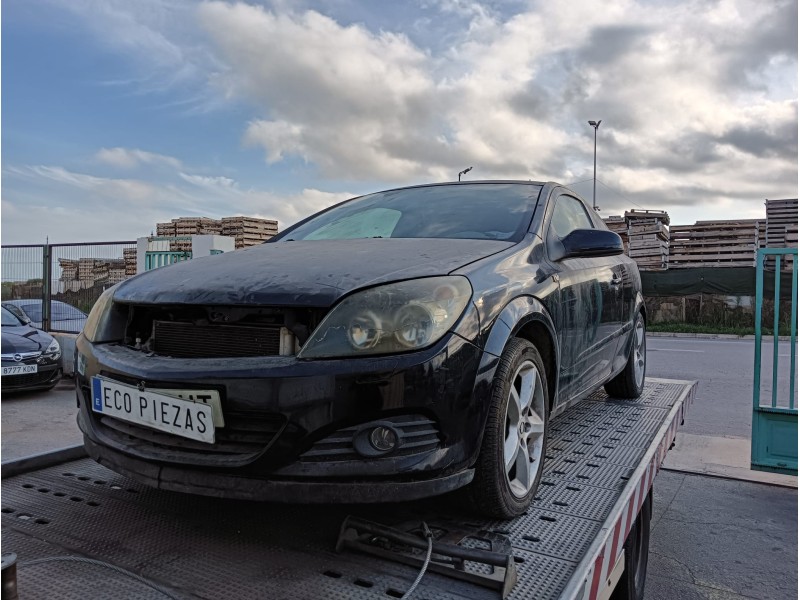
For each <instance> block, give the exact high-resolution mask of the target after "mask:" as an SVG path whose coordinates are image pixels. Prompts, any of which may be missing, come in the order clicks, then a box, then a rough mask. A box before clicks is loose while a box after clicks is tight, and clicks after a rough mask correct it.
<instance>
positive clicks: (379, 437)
mask: <svg viewBox="0 0 800 600" xmlns="http://www.w3.org/2000/svg"><path fill="white" fill-rule="evenodd" d="M369 443H370V444H372V447H373V448H375V450H377V451H379V452H390V451H391V450H394V449H395V447H397V433H395V431H394V429H391V428H390V427H384V426H383V425H381V426H380V427H376V428H375V429H373V430H372V431H370V433H369Z"/></svg>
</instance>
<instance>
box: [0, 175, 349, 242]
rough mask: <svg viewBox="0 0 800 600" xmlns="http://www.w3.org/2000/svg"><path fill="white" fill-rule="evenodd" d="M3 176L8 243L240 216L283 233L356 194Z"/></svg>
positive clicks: (180, 179)
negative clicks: (268, 222) (272, 224)
mask: <svg viewBox="0 0 800 600" xmlns="http://www.w3.org/2000/svg"><path fill="white" fill-rule="evenodd" d="M3 173H4V178H3V205H2V206H3V221H2V230H3V231H2V233H3V239H4V242H5V243H27V242H30V235H31V232H43V233H42V237H44V236H45V235H49V236H50V239H51V241H54V242H75V241H93V240H102V239H105V238H115V239H121V238H125V239H133V238H136V237H141V236H145V235H149V234H150V232H151V231H152V230H154V228H155V224H156V223H158V222H161V221H165V220H169V219H172V218H175V217H177V216H208V217H213V218H219V217H224V216H232V215H240V214H244V215H249V216H255V217H262V218H266V219H275V220H277V221H278V223H279V226H280V228H281V229H283V228H285V227H287V226H288V225H291V224H293V223H295V222H296V221H298V220H300V219H303V218H305V217H307V216H308V215H310V214H312V213H314V212H317V211H319V210H322V209H323V208H327V207H328V206H330V205H332V204H335V203H337V202H341V201H342V200H346V199H348V198H352V197H353V196H354V195H355V194H351V193H347V192H341V193H333V192H326V191H322V190H317V189H313V188H306V189H303V190H301V191H298V192H293V193H287V194H278V193H275V192H271V191H267V190H262V189H256V188H251V187H245V186H242V185H241V184H240V183H239V182H237V181H235V180H233V179H231V178H229V177H224V176H210V175H201V174H194V173H185V172H183V171H179V172H177V173H176V174H174V175H173V176H172V178H171V179H168V180H166V181H164V182H162V183H152V182H148V181H143V180H139V179H114V178H108V177H99V176H96V175H90V174H87V173H77V172H74V171H70V170H68V169H66V168H64V167H61V166H44V165H27V166H8V167H5V168H4V170H3Z"/></svg>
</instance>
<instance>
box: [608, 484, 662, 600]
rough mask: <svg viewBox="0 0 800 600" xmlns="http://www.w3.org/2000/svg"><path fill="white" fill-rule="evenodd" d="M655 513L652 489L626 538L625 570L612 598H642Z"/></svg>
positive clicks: (624, 599) (620, 599) (627, 599)
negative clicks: (652, 517)
mask: <svg viewBox="0 0 800 600" xmlns="http://www.w3.org/2000/svg"><path fill="white" fill-rule="evenodd" d="M652 514H653V492H652V490H651V491H650V494H648V496H647V498H645V500H644V503H643V504H642V509H641V510H640V511H639V515H638V516H637V517H636V521H635V522H634V524H633V527H632V528H631V531H630V533H629V534H628V539H626V540H625V546H624V549H625V570H624V571H623V573H622V577H620V579H619V581H618V582H617V587H616V588H614V592H613V593H612V594H611V600H642V599H643V598H644V584H645V579H646V578H647V558H648V556H649V555H650V518H651V516H652Z"/></svg>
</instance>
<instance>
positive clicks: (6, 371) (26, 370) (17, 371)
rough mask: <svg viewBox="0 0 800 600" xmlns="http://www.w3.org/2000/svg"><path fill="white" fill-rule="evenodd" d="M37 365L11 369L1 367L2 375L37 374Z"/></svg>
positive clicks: (16, 366) (17, 366) (19, 366)
mask: <svg viewBox="0 0 800 600" xmlns="http://www.w3.org/2000/svg"><path fill="white" fill-rule="evenodd" d="M38 372H39V365H14V366H13V367H3V375H29V374H30V373H38Z"/></svg>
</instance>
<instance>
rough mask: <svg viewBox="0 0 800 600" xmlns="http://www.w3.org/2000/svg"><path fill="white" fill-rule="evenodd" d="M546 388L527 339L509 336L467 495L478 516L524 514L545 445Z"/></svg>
mask: <svg viewBox="0 0 800 600" xmlns="http://www.w3.org/2000/svg"><path fill="white" fill-rule="evenodd" d="M548 399H549V395H548V389H547V375H546V371H545V369H544V362H543V361H542V357H541V355H540V354H539V351H538V350H537V349H536V346H534V345H533V344H531V343H530V342H529V341H527V340H523V339H520V338H515V339H513V340H511V341H510V342H509V343H508V345H507V346H506V348H505V350H504V351H503V355H502V356H501V357H500V364H499V365H498V367H497V371H496V372H495V377H494V382H493V383H492V403H491V406H490V408H489V417H488V419H487V421H486V429H485V430H484V433H483V443H482V444H481V451H480V454H479V456H478V462H477V463H476V465H475V478H474V479H473V481H472V483H471V484H470V487H469V490H468V493H469V500H470V504H471V505H472V507H473V508H474V509H475V510H477V511H478V512H480V513H481V514H482V515H485V516H491V517H496V518H500V519H511V518H513V517H516V516H518V515H521V514H522V513H524V512H525V511H526V510H527V509H528V506H530V503H531V500H532V499H533V497H534V495H535V494H536V489H537V488H538V487H539V480H540V479H541V477H542V468H543V465H544V454H545V448H546V443H547V420H548V416H549V414H548Z"/></svg>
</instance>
